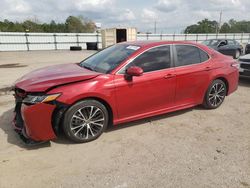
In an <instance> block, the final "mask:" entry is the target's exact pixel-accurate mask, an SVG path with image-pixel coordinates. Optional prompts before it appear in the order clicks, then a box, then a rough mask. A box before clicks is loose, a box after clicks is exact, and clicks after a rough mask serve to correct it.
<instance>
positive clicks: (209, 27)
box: [184, 19, 218, 33]
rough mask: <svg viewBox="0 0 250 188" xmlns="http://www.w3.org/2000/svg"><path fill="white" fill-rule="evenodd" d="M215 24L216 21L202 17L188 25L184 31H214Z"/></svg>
mask: <svg viewBox="0 0 250 188" xmlns="http://www.w3.org/2000/svg"><path fill="white" fill-rule="evenodd" d="M217 26H218V23H217V22H216V21H210V20H208V19H204V20H201V21H199V22H198V23H197V24H194V25H190V26H188V27H187V28H186V29H185V30H184V33H215V32H216V28H217Z"/></svg>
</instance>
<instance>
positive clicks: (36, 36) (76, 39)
mask: <svg viewBox="0 0 250 188" xmlns="http://www.w3.org/2000/svg"><path fill="white" fill-rule="evenodd" d="M87 42H97V43H98V47H99V48H101V36H100V35H99V34H97V33H12V32H0V51H19V50H20V51H26V50H27V51H29V50H62V49H69V48H70V46H82V48H83V49H86V43H87Z"/></svg>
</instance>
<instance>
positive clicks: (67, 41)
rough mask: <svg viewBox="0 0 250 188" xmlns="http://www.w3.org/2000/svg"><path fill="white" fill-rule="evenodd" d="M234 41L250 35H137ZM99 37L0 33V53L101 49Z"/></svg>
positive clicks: (248, 38) (142, 37) (139, 37)
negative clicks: (88, 46) (94, 44)
mask: <svg viewBox="0 0 250 188" xmlns="http://www.w3.org/2000/svg"><path fill="white" fill-rule="evenodd" d="M216 38H225V39H235V40H237V41H239V42H240V43H247V42H250V33H228V34H218V35H216V34H137V40H174V41H179V40H187V41H196V42H201V41H203V40H206V39H216ZM101 40H102V39H101V35H100V34H97V33H19V32H15V33H14V32H0V51H26V50H61V49H69V47H70V46H81V47H82V48H83V49H86V43H87V42H97V43H98V47H99V48H101V46H102V45H101V42H102V41H101Z"/></svg>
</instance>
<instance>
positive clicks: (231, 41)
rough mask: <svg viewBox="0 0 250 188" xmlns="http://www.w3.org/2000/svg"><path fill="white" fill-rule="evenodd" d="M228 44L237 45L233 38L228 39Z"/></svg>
mask: <svg viewBox="0 0 250 188" xmlns="http://www.w3.org/2000/svg"><path fill="white" fill-rule="evenodd" d="M227 42H228V45H235V42H234V41H233V40H228V41H227Z"/></svg>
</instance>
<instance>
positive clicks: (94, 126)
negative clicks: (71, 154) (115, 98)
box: [63, 100, 108, 143]
mask: <svg viewBox="0 0 250 188" xmlns="http://www.w3.org/2000/svg"><path fill="white" fill-rule="evenodd" d="M107 125H108V111H107V109H106V107H105V106H104V105H103V104H102V103H100V102H99V101H96V100H84V101H81V102H78V103H76V104H75V105H73V106H72V107H70V108H69V110H68V111H67V112H66V113H65V117H64V123H63V130H64V132H65V134H66V136H67V137H68V138H69V139H71V140H73V141H74V142H79V143H81V142H89V141H92V140H95V139H96V138H98V137H99V136H100V135H101V134H102V133H103V131H104V130H105V129H106V128H107Z"/></svg>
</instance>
